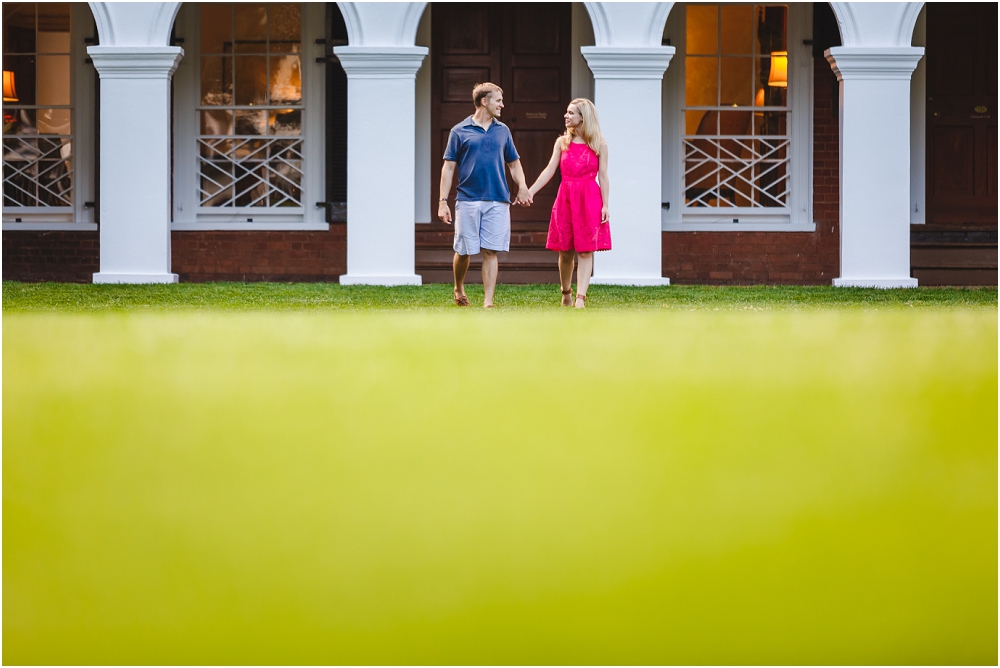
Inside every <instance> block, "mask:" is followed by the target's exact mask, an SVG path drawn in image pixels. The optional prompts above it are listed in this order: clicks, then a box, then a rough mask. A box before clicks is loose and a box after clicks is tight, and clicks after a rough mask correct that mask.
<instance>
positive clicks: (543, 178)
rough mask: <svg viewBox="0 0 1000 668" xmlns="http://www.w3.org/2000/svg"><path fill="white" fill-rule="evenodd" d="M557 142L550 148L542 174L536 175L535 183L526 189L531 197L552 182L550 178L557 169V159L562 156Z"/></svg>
mask: <svg viewBox="0 0 1000 668" xmlns="http://www.w3.org/2000/svg"><path fill="white" fill-rule="evenodd" d="M559 144H560V142H559V140H558V139H557V140H556V144H555V146H553V147H552V157H551V158H549V164H547V165H546V166H545V169H543V170H542V173H541V174H539V175H538V178H537V179H535V182H534V183H533V184H532V185H531V187H530V188H528V191H529V192H530V193H531V196H532V197H534V196H535V193H537V192H538V191H539V190H541V189H542V188H544V187H545V185H546V184H547V183H548V182H549V181H551V180H552V177H553V176H555V175H556V169H558V168H559V158H560V156H561V155H562V150H561V149H560V147H559Z"/></svg>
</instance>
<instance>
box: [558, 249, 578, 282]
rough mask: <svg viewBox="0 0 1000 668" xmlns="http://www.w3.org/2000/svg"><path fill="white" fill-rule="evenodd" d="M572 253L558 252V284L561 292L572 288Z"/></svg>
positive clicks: (574, 254) (573, 254) (573, 255)
mask: <svg viewBox="0 0 1000 668" xmlns="http://www.w3.org/2000/svg"><path fill="white" fill-rule="evenodd" d="M575 256H576V253H574V252H573V251H559V283H560V284H561V285H562V290H563V292H566V291H567V290H569V289H570V288H571V287H573V258H574V257H575Z"/></svg>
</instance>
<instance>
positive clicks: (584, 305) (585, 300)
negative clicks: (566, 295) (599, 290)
mask: <svg viewBox="0 0 1000 668" xmlns="http://www.w3.org/2000/svg"><path fill="white" fill-rule="evenodd" d="M576 298H577V299H582V300H583V306H577V305H576V304H575V303H574V304H573V308H587V295H580V294H578V295H577V296H576Z"/></svg>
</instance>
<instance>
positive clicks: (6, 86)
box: [3, 70, 18, 102]
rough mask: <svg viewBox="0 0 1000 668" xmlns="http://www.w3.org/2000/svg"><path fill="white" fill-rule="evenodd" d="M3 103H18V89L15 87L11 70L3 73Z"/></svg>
mask: <svg viewBox="0 0 1000 668" xmlns="http://www.w3.org/2000/svg"><path fill="white" fill-rule="evenodd" d="M3 101H4V102H17V101H18V99H17V88H15V87H14V73H13V72H12V71H10V70H4V71H3Z"/></svg>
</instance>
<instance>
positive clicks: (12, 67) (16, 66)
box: [3, 56, 35, 104]
mask: <svg viewBox="0 0 1000 668" xmlns="http://www.w3.org/2000/svg"><path fill="white" fill-rule="evenodd" d="M3 70H4V72H10V73H11V74H12V81H11V88H13V90H10V91H6V92H5V93H13V95H11V96H10V97H7V95H6V94H5V95H4V102H5V103H7V104H35V56H4V57H3Z"/></svg>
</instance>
